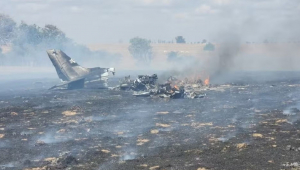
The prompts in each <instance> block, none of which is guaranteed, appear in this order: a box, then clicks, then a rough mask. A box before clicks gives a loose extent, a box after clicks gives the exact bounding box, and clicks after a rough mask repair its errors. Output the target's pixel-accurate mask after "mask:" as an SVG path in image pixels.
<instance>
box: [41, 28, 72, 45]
mask: <svg viewBox="0 0 300 170" xmlns="http://www.w3.org/2000/svg"><path fill="white" fill-rule="evenodd" d="M43 38H44V40H46V42H48V43H53V42H56V43H64V42H66V41H67V38H66V34H65V33H64V32H62V31H61V30H60V29H58V28H57V27H56V26H54V25H49V24H48V25H45V28H43Z"/></svg>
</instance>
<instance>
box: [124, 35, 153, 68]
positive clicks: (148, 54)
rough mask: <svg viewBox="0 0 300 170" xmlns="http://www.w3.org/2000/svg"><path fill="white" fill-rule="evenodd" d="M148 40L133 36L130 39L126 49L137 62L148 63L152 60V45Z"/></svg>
mask: <svg viewBox="0 0 300 170" xmlns="http://www.w3.org/2000/svg"><path fill="white" fill-rule="evenodd" d="M150 43H151V42H150V40H147V39H143V38H139V37H135V38H132V39H131V40H130V46H129V47H128V50H129V52H130V54H131V55H132V57H133V58H134V59H136V60H137V61H138V64H142V65H149V64H150V63H151V60H152V47H151V45H150Z"/></svg>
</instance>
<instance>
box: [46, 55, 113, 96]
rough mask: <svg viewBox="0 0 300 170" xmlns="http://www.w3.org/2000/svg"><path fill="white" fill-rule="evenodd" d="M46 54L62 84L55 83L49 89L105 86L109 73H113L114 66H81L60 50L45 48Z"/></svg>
mask: <svg viewBox="0 0 300 170" xmlns="http://www.w3.org/2000/svg"><path fill="white" fill-rule="evenodd" d="M47 54H48V56H49V58H50V60H51V62H52V64H53V66H54V67H55V70H56V72H57V75H58V77H59V78H60V79H61V81H62V84H59V85H55V86H53V87H51V88H50V89H57V88H62V87H64V86H66V87H67V89H70V90H71V89H80V88H84V87H85V86H88V87H97V88H107V80H108V76H109V73H112V74H113V75H114V74H115V68H101V67H94V68H85V67H82V66H80V65H79V64H77V63H76V62H75V61H74V60H73V59H72V58H70V57H69V56H68V55H66V54H65V53H64V52H63V51H61V50H47Z"/></svg>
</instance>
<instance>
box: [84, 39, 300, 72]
mask: <svg viewBox="0 0 300 170" xmlns="http://www.w3.org/2000/svg"><path fill="white" fill-rule="evenodd" d="M151 45H152V47H153V62H152V64H151V67H152V68H154V69H164V68H170V67H169V66H170V63H168V62H167V55H168V53H169V52H171V51H175V52H178V53H179V54H181V55H182V56H194V57H195V58H197V60H198V61H200V62H202V63H207V61H208V60H210V59H213V58H218V57H219V56H220V55H222V56H224V57H228V58H232V65H233V69H234V70H252V71H254V70H255V71H257V70H268V71H270V70H272V71H276V70H281V71H282V70H290V71H293V70H299V69H300V68H299V66H298V63H300V57H299V55H300V43H285V44H280V43H278V44H277V43H269V44H234V45H232V44H229V45H228V44H227V45H226V44H225V47H224V45H220V44H216V45H215V46H216V50H215V51H213V52H210V51H203V48H204V44H151ZM88 47H89V48H90V49H91V50H104V51H108V52H110V53H119V54H121V55H122V56H123V58H122V60H121V65H120V68H135V66H136V65H135V61H134V59H133V58H132V57H131V55H130V53H129V51H128V47H129V44H91V45H88ZM140 69H141V68H140Z"/></svg>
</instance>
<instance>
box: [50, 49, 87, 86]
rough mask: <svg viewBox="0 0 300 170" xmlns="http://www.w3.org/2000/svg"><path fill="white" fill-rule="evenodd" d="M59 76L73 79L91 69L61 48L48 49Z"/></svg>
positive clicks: (67, 79)
mask: <svg viewBox="0 0 300 170" xmlns="http://www.w3.org/2000/svg"><path fill="white" fill-rule="evenodd" d="M47 53H48V56H49V58H50V60H51V62H52V64H53V65H54V67H55V70H56V72H57V75H58V77H59V78H60V79H61V80H63V81H72V80H75V79H78V78H80V77H82V76H84V75H86V74H88V72H89V70H88V69H87V68H84V67H82V66H80V65H79V64H77V63H76V62H75V61H74V60H73V59H72V58H70V57H69V56H67V55H66V54H65V53H64V52H62V51H61V50H47Z"/></svg>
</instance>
